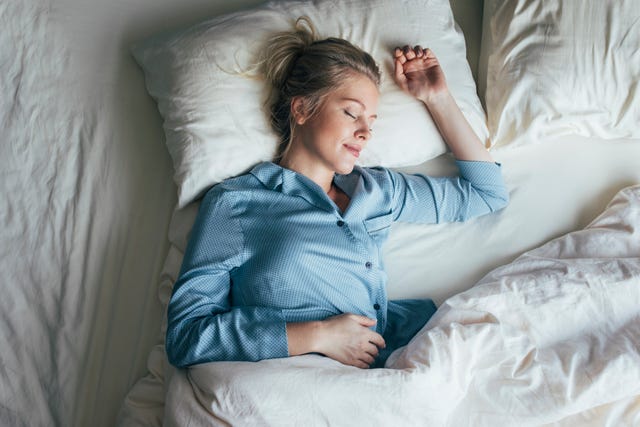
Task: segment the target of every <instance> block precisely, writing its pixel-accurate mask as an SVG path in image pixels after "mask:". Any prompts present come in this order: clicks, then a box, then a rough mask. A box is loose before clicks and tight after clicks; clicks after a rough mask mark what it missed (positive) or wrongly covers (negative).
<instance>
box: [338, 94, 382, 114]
mask: <svg viewBox="0 0 640 427" xmlns="http://www.w3.org/2000/svg"><path fill="white" fill-rule="evenodd" d="M342 100H343V101H352V102H355V103H357V104H360V105H362V109H364V110H366V109H367V106H366V105H364V104H363V103H362V101H360V100H357V99H355V98H342ZM369 117H370V118H373V119H377V118H378V115H377V114H372V115H370V116H369Z"/></svg>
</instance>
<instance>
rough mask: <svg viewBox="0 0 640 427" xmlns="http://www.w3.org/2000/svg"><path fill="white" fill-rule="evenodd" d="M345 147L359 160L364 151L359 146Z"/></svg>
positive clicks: (346, 145) (345, 145) (347, 145)
mask: <svg viewBox="0 0 640 427" xmlns="http://www.w3.org/2000/svg"><path fill="white" fill-rule="evenodd" d="M344 147H345V148H346V149H347V150H348V151H349V152H350V153H351V154H353V156H354V157H355V158H356V159H357V158H358V157H360V151H362V147H360V146H358V145H351V144H344Z"/></svg>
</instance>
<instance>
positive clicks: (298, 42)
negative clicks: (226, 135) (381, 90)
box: [260, 17, 380, 161]
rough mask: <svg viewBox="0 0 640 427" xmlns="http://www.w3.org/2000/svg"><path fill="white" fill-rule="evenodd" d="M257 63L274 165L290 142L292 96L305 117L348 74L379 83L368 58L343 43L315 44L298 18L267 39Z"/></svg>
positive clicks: (306, 24) (313, 36)
mask: <svg viewBox="0 0 640 427" xmlns="http://www.w3.org/2000/svg"><path fill="white" fill-rule="evenodd" d="M260 64H261V71H262V74H263V75H264V76H265V78H266V79H267V81H268V82H269V83H270V84H271V86H272V88H271V94H270V96H269V101H268V103H269V104H270V105H269V109H270V112H271V125H272V127H273V129H274V130H275V131H276V132H277V133H278V134H279V135H280V144H279V147H278V152H277V155H276V159H275V160H276V161H279V160H281V159H282V157H283V156H284V155H285V154H286V152H287V151H288V149H289V146H290V144H291V141H292V140H293V136H294V132H295V125H296V124H295V120H294V119H293V117H292V114H291V101H292V100H293V98H294V97H302V98H303V100H304V105H305V107H306V111H305V114H306V115H307V116H308V117H311V116H313V115H314V114H315V113H316V112H317V111H318V109H319V107H320V106H321V105H322V102H323V100H324V99H325V98H326V96H327V95H328V94H329V93H330V92H332V91H333V90H335V89H336V88H338V87H339V86H340V85H341V84H342V82H343V81H344V80H345V78H347V77H349V74H353V73H357V74H361V75H364V76H366V77H368V78H369V79H371V81H372V82H374V83H375V84H376V86H378V85H380V70H379V68H378V65H377V64H376V62H375V60H374V59H373V58H372V57H371V55H369V54H368V53H366V52H365V51H363V50H362V49H360V48H358V47H356V46H354V45H353V44H351V43H350V42H348V41H346V40H343V39H339V38H334V37H330V38H327V39H323V40H318V39H317V36H316V30H315V28H314V27H313V24H312V23H311V21H309V18H307V17H300V18H298V20H297V21H296V23H295V27H294V29H293V30H292V31H285V32H281V33H278V34H275V35H274V36H273V37H272V38H270V39H269V40H268V42H267V46H266V48H265V49H264V50H263V58H262V61H261V62H260Z"/></svg>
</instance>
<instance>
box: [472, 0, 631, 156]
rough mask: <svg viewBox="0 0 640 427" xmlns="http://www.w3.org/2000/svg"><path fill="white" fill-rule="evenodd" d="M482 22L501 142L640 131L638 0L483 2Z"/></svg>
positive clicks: (495, 133)
mask: <svg viewBox="0 0 640 427" xmlns="http://www.w3.org/2000/svg"><path fill="white" fill-rule="evenodd" d="M484 23H485V24H484V35H483V41H482V43H483V45H482V48H481V50H482V52H481V64H482V62H483V61H485V62H486V61H487V58H488V68H487V70H486V79H487V80H486V86H487V89H486V95H485V100H486V109H487V115H488V126H489V131H490V135H491V139H492V142H493V143H494V144H495V145H497V146H500V145H505V144H514V145H518V144H522V143H525V142H527V141H538V140H541V139H544V138H547V137H550V136H560V135H565V134H579V135H583V136H592V137H599V138H605V139H612V138H627V137H628V138H638V137H640V126H639V125H638V124H639V123H640V92H639V89H638V80H639V79H640V2H639V1H638V0H597V1H595V0H594V1H575V0H485V16H484ZM480 75H481V77H482V76H483V71H482V68H481V71H480ZM479 86H483V84H479Z"/></svg>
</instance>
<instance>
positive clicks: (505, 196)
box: [491, 188, 509, 212]
mask: <svg viewBox="0 0 640 427" xmlns="http://www.w3.org/2000/svg"><path fill="white" fill-rule="evenodd" d="M508 204H509V192H508V191H507V189H506V188H505V189H504V190H503V191H501V192H499V193H498V194H496V195H495V197H493V198H492V202H491V211H492V212H496V211H500V210H502V209H504V208H506V207H507V205H508Z"/></svg>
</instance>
